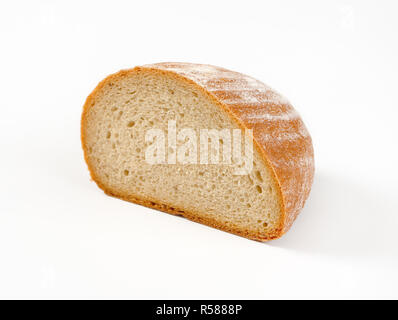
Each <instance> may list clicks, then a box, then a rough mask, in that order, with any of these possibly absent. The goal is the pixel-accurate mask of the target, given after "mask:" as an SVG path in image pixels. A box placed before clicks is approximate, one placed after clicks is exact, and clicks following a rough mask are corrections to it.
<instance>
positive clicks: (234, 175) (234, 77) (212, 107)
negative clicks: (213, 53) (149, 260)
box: [81, 63, 314, 241]
mask: <svg viewBox="0 0 398 320" xmlns="http://www.w3.org/2000/svg"><path fill="white" fill-rule="evenodd" d="M206 130H207V131H206ZM239 130H240V131H241V132H242V135H241V136H240V137H241V140H239V139H238V140H235V139H232V138H231V137H233V138H235V136H236V137H238V138H239V135H235V133H236V132H239ZM202 131H203V132H205V133H206V134H207V136H206V135H204V137H205V138H203V139H202ZM228 132H229V133H228ZM243 132H244V133H243ZM162 133H164V135H163V137H162ZM194 133H196V134H197V135H196V136H194V138H192V134H194ZM209 133H211V134H209ZM189 134H191V136H189ZM217 134H218V136H217ZM81 137H82V145H83V150H84V156H85V160H86V162H87V164H88V168H89V170H90V173H91V177H92V179H93V180H94V181H95V182H96V183H97V185H98V186H99V187H100V188H101V189H103V190H104V191H105V193H107V194H108V195H111V196H115V197H118V198H120V199H123V200H127V201H131V202H134V203H137V204H141V205H144V206H147V207H151V208H155V209H158V210H161V211H164V212H168V213H172V214H176V215H181V216H184V217H186V218H188V219H190V220H193V221H196V222H200V223H203V224H205V225H208V226H212V227H215V228H218V229H221V230H224V231H228V232H231V233H234V234H237V235H240V236H243V237H247V238H250V239H254V240H260V241H266V240H270V239H276V238H278V237H280V236H281V235H283V234H284V233H285V232H286V231H287V230H288V229H289V228H290V227H291V225H292V223H293V221H294V220H295V218H296V216H297V215H298V213H299V211H300V210H301V209H302V208H303V206H304V202H305V201H306V199H307V197H308V195H309V192H310V189H311V185H312V181H313V175H314V154H313V147H312V142H311V137H310V135H309V134H308V131H307V129H306V127H305V125H304V123H303V121H302V120H301V118H300V116H299V115H298V113H297V112H296V111H295V110H294V109H293V107H292V106H291V104H290V103H289V102H288V101H287V100H286V99H285V98H283V97H282V96H281V95H280V94H278V93H277V92H275V91H274V90H272V89H271V88H269V87H268V86H266V85H265V84H263V83H261V82H260V81H258V80H256V79H254V78H252V77H249V76H246V75H243V74H240V73H237V72H233V71H229V70H226V69H223V68H220V67H215V66H210V65H201V64H191V63H158V64H151V65H145V66H141V67H135V68H134V69H129V70H122V71H119V72H118V73H115V74H113V75H110V76H108V77H107V78H105V79H104V80H103V81H102V82H100V83H99V84H98V86H97V87H96V88H95V90H94V91H93V92H92V93H91V94H90V95H89V96H88V98H87V100H86V103H85V105H84V110H83V115H82V122H81ZM188 138H189V139H188ZM192 139H194V140H192ZM195 139H196V140H195ZM231 139H232V140H231ZM231 141H232V142H231ZM155 142H156V143H157V148H155V147H154V144H155ZM247 142H248V144H247ZM250 144H251V149H250ZM163 145H164V148H163V149H162V148H160V147H159V146H161V147H162V146H163ZM247 146H249V147H247ZM246 147H247V148H246ZM203 148H206V150H204V149H203ZM231 149H233V150H232V151H231ZM235 149H237V150H238V151H236V152H238V153H239V152H240V153H241V154H244V152H245V151H246V152H250V150H252V154H251V155H250V157H246V158H244V159H245V160H247V159H249V160H250V163H249V165H248V166H247V164H248V163H247V162H244V161H238V160H237V159H238V158H239V157H238V153H234V152H235V151H234V150H235ZM224 151H225V153H223V152H224ZM228 152H230V153H231V154H232V156H229V155H228ZM148 155H151V156H152V158H151V159H149V158H148ZM203 155H204V156H203ZM207 156H208V157H209V159H210V160H209V161H208V162H206V161H205V160H206V157H207ZM224 156H225V157H224ZM217 160H219V161H217ZM245 165H246V166H245ZM245 170H246V171H245Z"/></svg>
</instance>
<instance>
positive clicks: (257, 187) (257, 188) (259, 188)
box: [256, 185, 263, 193]
mask: <svg viewBox="0 0 398 320" xmlns="http://www.w3.org/2000/svg"><path fill="white" fill-rule="evenodd" d="M256 190H257V192H258V193H262V192H263V189H262V188H261V187H260V186H258V185H257V186H256Z"/></svg>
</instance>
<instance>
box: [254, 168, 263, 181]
mask: <svg viewBox="0 0 398 320" xmlns="http://www.w3.org/2000/svg"><path fill="white" fill-rule="evenodd" d="M256 177H257V179H258V180H259V181H261V182H263V177H262V176H261V173H260V171H258V170H257V171H256Z"/></svg>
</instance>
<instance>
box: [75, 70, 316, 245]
mask: <svg viewBox="0 0 398 320" xmlns="http://www.w3.org/2000/svg"><path fill="white" fill-rule="evenodd" d="M144 70H145V71H146V72H153V73H167V74H168V75H171V76H173V77H175V78H177V79H178V80H180V81H185V82H188V83H189V84H191V85H194V86H196V87H197V88H199V89H200V90H201V91H202V92H204V93H205V94H206V95H207V96H208V97H209V98H210V99H212V100H213V102H215V103H216V104H217V105H219V106H220V107H221V108H223V109H224V110H226V111H227V112H228V113H229V114H230V116H231V118H233V119H234V120H235V121H236V122H237V124H238V125H239V126H240V127H241V128H242V129H244V128H249V129H253V137H254V147H255V148H256V149H257V150H258V151H259V152H260V154H262V155H263V157H264V162H265V164H266V166H267V167H268V168H269V169H270V172H271V173H272V174H273V178H274V180H275V181H276V182H277V185H278V186H279V188H278V193H279V199H280V209H281V212H282V215H281V218H280V222H279V227H278V228H276V230H275V231H274V233H273V234H267V236H266V237H264V236H263V235H261V234H259V233H257V232H252V231H250V230H242V228H238V227H237V228H234V227H230V226H225V225H221V224H219V223H218V222H217V221H215V220H212V219H203V218H200V217H199V215H197V214H195V212H185V211H183V210H180V209H178V208H175V207H172V206H170V205H168V204H162V203H159V202H157V201H156V199H143V198H138V197H133V196H131V195H127V194H114V193H112V192H111V191H110V190H107V188H106V187H105V186H103V185H102V184H101V182H100V180H99V179H97V177H95V175H94V173H93V170H92V169H91V168H90V164H89V162H88V157H87V149H86V146H85V130H84V129H85V126H86V123H85V119H86V117H87V113H88V110H89V109H90V108H91V107H92V106H93V105H94V103H95V98H96V96H97V94H98V93H99V92H100V90H101V89H102V88H103V87H104V85H105V84H107V83H108V82H111V81H116V80H118V79H120V78H123V77H125V76H128V75H131V74H132V73H138V72H141V71H144ZM81 138H82V145H83V150H84V154H85V160H86V162H87V164H88V167H89V170H90V173H91V177H92V179H93V180H94V181H95V182H96V183H97V185H98V186H99V187H100V188H101V189H103V190H104V191H105V193H107V194H108V195H111V196H115V197H118V198H121V199H123V200H127V201H130V202H133V203H137V204H141V205H144V206H147V207H150V208H154V209H157V210H160V211H164V212H167V213H171V214H175V215H181V216H184V217H186V218H188V219H190V220H192V221H196V222H199V223H202V224H205V225H208V226H211V227H215V228H217V229H220V230H224V231H227V232H231V233H234V234H237V235H240V236H243V237H246V238H250V239H253V240H259V241H266V240H271V239H275V238H278V237H280V236H282V235H283V234H284V233H285V232H286V231H287V230H288V229H289V228H290V227H291V225H292V223H293V221H294V220H295V218H296V217H297V215H298V213H299V212H300V210H301V209H302V208H303V206H304V202H305V200H306V199H307V197H308V195H309V192H310V189H311V185H312V181H313V176H314V154H313V147H312V141H311V137H310V135H309V134H308V131H307V129H306V127H305V125H304V123H303V121H302V120H301V118H300V116H299V115H298V113H297V112H296V111H295V110H294V109H293V107H292V106H291V105H290V103H289V102H288V101H287V100H286V99H285V98H283V97H282V96H281V95H280V94H279V93H277V92H276V91H274V90H272V89H271V88H269V87H268V86H266V85H264V84H263V83H261V82H260V81H258V80H255V79H253V78H251V77H248V76H246V75H243V74H240V73H237V72H233V71H229V70H226V69H223V68H219V67H214V66H210V65H198V64H190V63H159V64H152V65H145V66H142V67H136V68H134V69H129V70H122V71H120V72H118V73H116V74H113V75H110V76H108V77H107V78H106V79H104V80H103V81H102V82H100V83H99V84H98V86H97V87H96V89H95V90H94V91H93V92H92V93H91V94H90V96H89V97H88V98H87V100H86V103H85V105H84V108H83V115H82V126H81Z"/></svg>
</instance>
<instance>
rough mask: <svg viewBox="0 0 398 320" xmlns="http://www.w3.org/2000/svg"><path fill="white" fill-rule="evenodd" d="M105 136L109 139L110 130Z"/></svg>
mask: <svg viewBox="0 0 398 320" xmlns="http://www.w3.org/2000/svg"><path fill="white" fill-rule="evenodd" d="M106 138H107V139H110V138H111V132H110V131H108V132H107V133H106Z"/></svg>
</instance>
